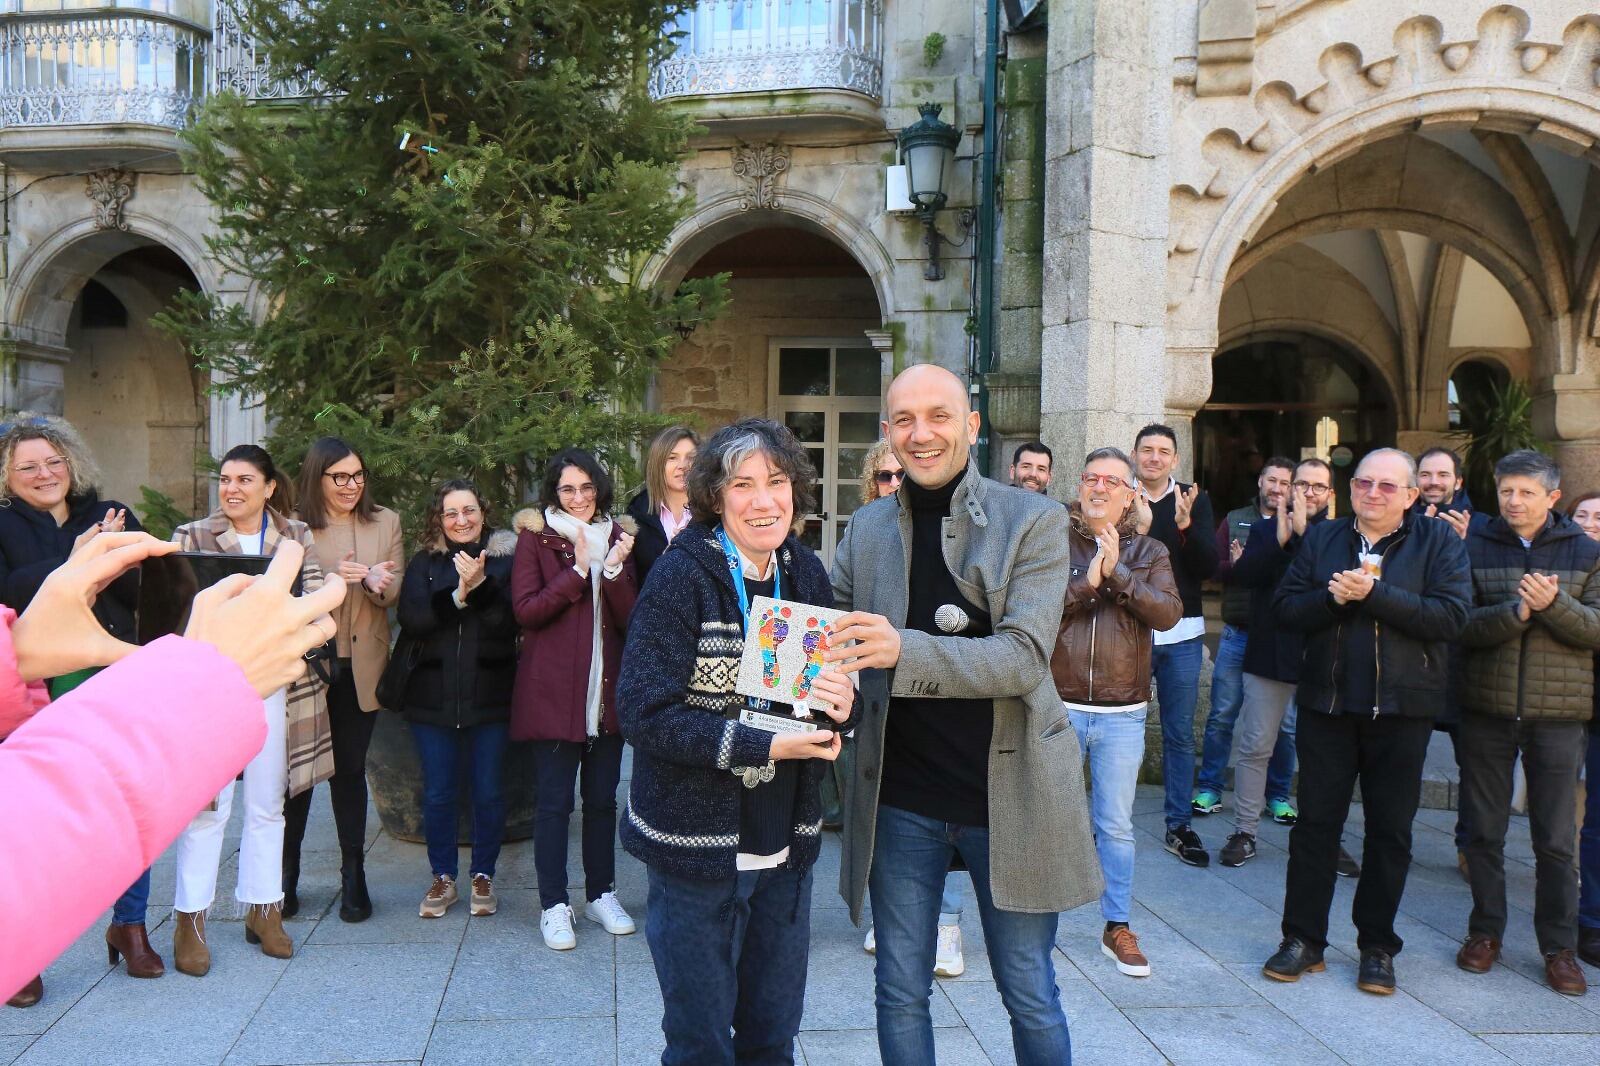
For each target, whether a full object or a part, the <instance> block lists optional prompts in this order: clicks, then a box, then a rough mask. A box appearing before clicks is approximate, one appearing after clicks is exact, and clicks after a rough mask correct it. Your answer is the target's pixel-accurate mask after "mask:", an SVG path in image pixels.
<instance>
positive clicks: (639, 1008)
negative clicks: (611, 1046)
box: [616, 961, 667, 1066]
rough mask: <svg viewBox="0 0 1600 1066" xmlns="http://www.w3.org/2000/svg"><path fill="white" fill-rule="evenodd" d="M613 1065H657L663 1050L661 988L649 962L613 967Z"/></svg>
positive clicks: (664, 1042)
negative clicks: (614, 1037)
mask: <svg viewBox="0 0 1600 1066" xmlns="http://www.w3.org/2000/svg"><path fill="white" fill-rule="evenodd" d="M616 1025H617V1066H635V1064H638V1066H645V1064H652V1066H655V1064H659V1063H660V1062H661V1052H662V1051H663V1050H664V1049H665V1048H666V1046H667V1041H666V1037H664V1036H663V1035H662V1034H661V986H660V985H658V984H657V983H656V971H655V968H654V967H653V966H651V965H650V964H649V962H648V961H647V962H645V963H644V964H643V965H639V964H628V965H621V964H619V965H618V966H617V1018H616Z"/></svg>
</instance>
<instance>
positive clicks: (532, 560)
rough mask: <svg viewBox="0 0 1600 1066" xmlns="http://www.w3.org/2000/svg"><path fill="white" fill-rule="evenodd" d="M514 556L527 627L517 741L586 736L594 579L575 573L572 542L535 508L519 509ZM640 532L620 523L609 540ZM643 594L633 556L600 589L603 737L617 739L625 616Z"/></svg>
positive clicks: (519, 610) (515, 712)
mask: <svg viewBox="0 0 1600 1066" xmlns="http://www.w3.org/2000/svg"><path fill="white" fill-rule="evenodd" d="M512 526H513V527H514V528H515V529H516V530H517V553H516V556H515V557H514V559H513V560H512V564H511V610H512V613H513V614H515V615H516V618H517V625H519V626H521V627H522V652H521V654H520V655H519V656H518V658H517V682H516V687H515V689H514V690H513V691H512V694H511V739H512V740H571V741H577V742H579V743H582V742H584V741H586V740H587V739H588V733H587V730H586V729H585V722H584V705H585V703H586V702H587V700H588V696H589V662H590V654H591V652H592V651H593V645H594V596H593V593H592V591H591V589H590V585H589V579H588V578H586V577H580V576H578V572H577V571H576V570H574V569H573V568H572V565H573V553H572V542H571V541H569V540H568V539H567V538H566V537H563V536H562V535H561V534H559V533H557V532H556V531H555V530H554V529H551V528H549V527H548V526H547V525H546V523H545V519H544V512H543V511H541V510H538V509H537V508H529V509H527V510H523V511H519V512H517V516H516V518H515V519H513V520H512ZM635 528H637V527H636V526H635V525H634V523H633V521H632V520H631V519H628V518H617V519H616V520H614V522H613V524H612V528H611V543H612V544H615V543H616V542H617V540H618V539H619V538H620V537H621V536H622V534H623V533H625V532H627V533H631V532H633V530H634V529H635ZM638 595H639V586H638V582H637V581H636V580H635V578H634V569H633V557H632V556H629V558H628V560H627V561H626V562H624V563H623V564H622V573H620V574H618V575H617V576H616V577H615V578H613V579H611V580H610V581H603V582H602V583H601V589H600V607H601V618H600V643H601V649H602V654H603V655H604V656H605V668H604V670H603V672H602V673H601V678H602V686H601V691H602V693H603V700H602V703H601V713H600V732H601V733H603V734H615V733H617V732H619V731H620V730H619V728H618V725H617V674H618V672H619V671H621V669H622V645H623V638H624V637H625V636H626V634H627V631H628V616H629V615H630V614H632V613H633V601H634V600H635V599H636V598H637V597H638Z"/></svg>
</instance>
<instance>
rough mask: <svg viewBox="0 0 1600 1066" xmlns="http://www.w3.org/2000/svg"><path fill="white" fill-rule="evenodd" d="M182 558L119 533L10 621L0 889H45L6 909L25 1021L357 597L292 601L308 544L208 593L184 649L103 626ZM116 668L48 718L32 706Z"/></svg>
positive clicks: (14, 985) (218, 782) (8, 979)
mask: <svg viewBox="0 0 1600 1066" xmlns="http://www.w3.org/2000/svg"><path fill="white" fill-rule="evenodd" d="M175 550H177V545H175V544H165V543H162V542H161V541H158V540H156V539H155V538H153V537H150V536H148V535H146V534H143V533H115V534H104V535H102V536H99V537H96V538H95V539H94V540H93V541H91V542H90V543H89V544H88V545H87V546H86V547H84V548H81V549H80V550H79V551H78V552H76V553H74V555H73V556H72V558H71V559H70V560H69V561H68V562H67V563H65V564H63V565H62V566H61V567H60V568H59V569H57V570H56V571H55V572H54V573H52V574H51V575H50V577H49V578H48V579H47V580H46V581H45V583H44V584H43V585H42V586H41V587H40V589H39V592H38V594H37V595H36V596H35V597H34V600H33V602H32V604H31V605H30V606H29V608H28V610H27V611H26V612H25V613H24V614H23V616H22V617H21V618H20V619H15V620H14V621H13V619H14V616H13V615H12V613H11V612H10V611H9V610H5V611H0V737H4V741H5V742H4V743H3V744H0V780H3V781H4V782H5V783H6V786H5V790H4V792H3V793H0V878H3V879H4V883H6V884H12V885H23V886H32V889H33V890H32V891H31V892H25V893H23V894H21V895H18V894H9V895H7V896H4V897H0V944H4V945H5V950H4V951H3V952H0V995H11V994H12V993H16V995H14V996H12V999H11V1002H12V1004H13V1005H17V1006H31V1005H32V1004H33V1003H37V1002H38V1000H39V995H40V994H41V993H42V985H41V982H40V979H39V977H38V976H36V975H38V974H39V972H40V971H41V970H42V969H44V967H45V966H47V965H48V964H49V963H50V962H51V961H53V960H54V959H55V958H56V957H57V956H58V955H60V954H61V952H62V951H64V950H66V948H67V947H68V946H70V945H71V944H72V942H73V941H74V940H75V939H77V937H78V936H80V935H81V934H82V933H83V931H84V930H85V929H87V928H88V927H89V925H90V924H91V923H92V922H93V921H94V920H95V919H96V918H97V917H98V916H99V915H100V914H101V913H103V912H104V911H105V909H106V908H107V907H109V906H110V905H111V902H112V901H113V900H114V899H116V898H117V896H118V895H120V894H121V892H122V890H123V889H124V888H125V887H126V886H127V884H128V882H129V881H130V880H131V879H132V877H133V876H134V875H135V874H137V873H138V872H139V871H140V870H142V869H144V868H146V867H147V866H149V865H150V863H152V862H153V861H154V860H155V859H156V857H157V856H159V855H160V854H161V852H162V851H164V850H165V849H166V847H167V846H168V845H170V844H171V843H172V841H173V840H174V839H176V838H177V835H178V833H179V831H180V830H182V829H183V827H184V826H185V825H187V824H188V822H189V820H190V819H191V818H192V817H193V816H194V813H195V811H197V810H199V809H200V808H201V807H204V806H205V805H206V803H207V802H208V801H209V800H210V799H211V797H212V796H214V795H215V794H216V793H217V792H218V790H219V789H221V788H222V786H223V785H225V784H227V783H228V782H230V781H232V780H233V778H234V776H235V775H236V774H237V773H238V772H239V770H240V768H242V767H243V766H244V765H245V763H247V762H249V761H250V759H251V758H252V757H253V756H254V755H255V754H256V752H257V751H259V750H260V748H261V745H262V742H263V741H264V739H265V737H266V720H265V716H264V713H263V710H262V702H261V701H262V698H263V696H265V695H266V694H267V693H270V692H273V691H275V690H277V689H278V688H281V687H282V686H283V685H285V684H287V683H288V682H289V681H290V680H292V679H293V678H295V677H298V676H299V675H300V673H301V672H302V671H303V669H304V665H305V664H304V661H303V660H302V658H301V656H302V655H303V654H304V653H305V652H306V651H308V650H309V649H311V648H313V647H316V646H318V645H320V644H322V643H324V642H325V641H327V640H328V639H329V638H330V637H331V636H332V631H333V628H334V626H333V621H332V619H331V618H330V617H329V612H330V611H331V610H332V609H333V608H335V607H337V606H338V604H339V602H340V601H341V600H342V599H343V598H344V585H343V583H342V582H332V583H330V584H327V585H325V586H323V587H322V589H320V590H319V591H317V592H315V593H312V594H311V595H309V596H303V597H300V598H298V599H296V598H295V597H293V596H291V595H290V592H289V590H290V586H291V583H292V582H293V580H294V576H295V574H297V573H298V572H299V567H300V554H301V551H302V549H301V547H300V546H299V545H298V544H296V543H292V542H291V543H288V544H286V545H285V546H284V548H283V549H282V550H280V551H279V552H278V554H277V556H276V557H275V558H274V559H273V562H272V565H271V567H270V569H269V570H268V571H267V574H266V576H265V577H262V578H255V579H252V578H247V577H242V576H240V577H234V578H229V579H227V580H225V581H222V582H219V583H218V584H216V585H215V586H213V587H212V588H210V589H207V590H206V591H204V592H202V593H200V595H199V596H197V597H196V598H195V602H194V609H193V611H192V613H191V616H190V621H189V625H188V628H187V629H186V630H185V633H184V636H183V637H176V636H172V637H163V638H162V639H160V640H158V641H156V642H155V643H153V644H151V645H149V646H148V647H145V648H142V649H136V648H134V647H133V646H131V645H128V644H125V643H123V642H122V641H119V640H117V639H116V638H114V637H112V636H111V635H110V634H108V633H107V632H106V631H105V630H104V629H103V628H101V626H100V624H99V623H98V622H97V621H95V618H94V615H93V613H92V611H93V606H94V599H95V595H96V594H97V593H98V592H99V591H100V590H101V589H102V588H104V587H105V585H106V584H107V583H108V582H110V581H111V580H112V579H113V578H115V577H116V576H118V575H119V574H121V573H123V572H124V571H126V570H127V569H128V568H129V567H131V566H134V565H136V564H137V563H139V562H140V561H141V560H143V559H145V558H147V557H149V556H151V555H165V554H166V553H168V552H171V551H175ZM111 663H115V664H116V665H114V666H111V667H110V669H108V670H105V671H104V672H102V673H100V674H98V675H96V676H95V677H94V678H92V679H90V680H89V681H87V682H85V683H84V684H83V685H82V686H80V687H79V688H77V689H75V690H73V691H72V692H70V693H68V694H67V695H65V696H63V697H62V698H61V699H60V700H57V701H56V702H54V703H52V704H50V705H49V706H48V707H45V708H44V709H43V710H42V711H40V710H39V705H38V701H37V698H36V696H35V694H34V693H33V692H30V690H29V686H28V682H30V681H35V680H37V679H39V678H45V677H57V676H60V675H62V674H65V673H70V672H71V671H73V670H80V669H84V668H86V667H91V666H104V665H107V664H111ZM130 694H132V695H130ZM35 712H37V713H35ZM46 870H48V871H50V878H49V886H50V888H49V891H48V892H46V891H45V889H44V884H45V881H44V879H43V872H44V871H46Z"/></svg>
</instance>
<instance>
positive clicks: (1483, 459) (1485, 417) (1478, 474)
mask: <svg viewBox="0 0 1600 1066" xmlns="http://www.w3.org/2000/svg"><path fill="white" fill-rule="evenodd" d="M1461 434H1462V438H1463V439H1462V453H1463V456H1462V457H1463V459H1464V461H1465V463H1466V468H1467V493H1468V494H1469V495H1470V496H1471V497H1472V502H1473V504H1474V505H1476V506H1477V507H1478V509H1479V510H1482V511H1486V512H1489V513H1491V514H1497V513H1499V506H1498V502H1497V501H1498V496H1497V494H1496V493H1495V486H1494V464H1495V463H1497V462H1499V461H1500V460H1501V459H1502V458H1503V457H1504V456H1506V455H1508V454H1510V453H1511V452H1514V451H1518V450H1520V449H1523V448H1532V449H1534V450H1535V451H1541V452H1549V451H1550V445H1549V444H1548V443H1547V442H1546V441H1545V440H1544V439H1543V438H1541V437H1540V436H1539V435H1538V433H1536V432H1535V431H1534V428H1533V397H1532V396H1530V395H1529V394H1528V387H1527V386H1526V385H1524V384H1523V383H1522V382H1520V381H1517V380H1515V379H1512V380H1510V381H1507V382H1506V383H1505V384H1503V385H1493V386H1491V387H1490V388H1489V389H1488V391H1487V392H1485V393H1484V394H1482V395H1481V396H1479V397H1477V398H1476V399H1475V400H1473V399H1468V400H1466V401H1465V402H1464V403H1463V404H1462V408H1461Z"/></svg>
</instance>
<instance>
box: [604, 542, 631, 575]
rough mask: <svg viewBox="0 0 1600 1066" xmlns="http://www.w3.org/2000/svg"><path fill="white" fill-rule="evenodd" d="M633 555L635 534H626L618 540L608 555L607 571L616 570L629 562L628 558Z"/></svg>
mask: <svg viewBox="0 0 1600 1066" xmlns="http://www.w3.org/2000/svg"><path fill="white" fill-rule="evenodd" d="M632 553H633V534H632V533H624V534H622V535H621V536H620V537H618V538H617V542H616V543H615V544H613V545H612V546H611V550H610V551H609V552H607V553H606V569H607V570H614V569H616V568H617V567H619V566H621V565H622V564H623V563H625V562H627V561H628V556H629V555H631V554H632Z"/></svg>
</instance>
